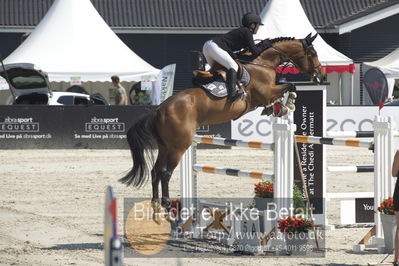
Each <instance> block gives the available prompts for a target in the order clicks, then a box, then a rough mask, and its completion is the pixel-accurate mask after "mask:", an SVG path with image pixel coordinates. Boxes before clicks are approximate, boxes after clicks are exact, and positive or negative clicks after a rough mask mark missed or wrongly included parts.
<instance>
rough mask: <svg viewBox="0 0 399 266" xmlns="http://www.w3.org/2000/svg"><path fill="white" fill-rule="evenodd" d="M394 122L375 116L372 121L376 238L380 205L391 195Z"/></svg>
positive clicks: (380, 234)
mask: <svg viewBox="0 0 399 266" xmlns="http://www.w3.org/2000/svg"><path fill="white" fill-rule="evenodd" d="M394 128H395V122H394V120H393V118H392V117H391V116H390V117H380V116H376V117H375V119H374V210H375V211H376V212H375V214H374V220H375V224H376V229H377V230H376V238H377V239H378V238H383V234H382V226H381V219H380V213H379V212H378V211H377V208H378V207H379V205H380V203H381V202H382V201H383V200H384V199H386V198H388V197H389V196H391V195H392V179H393V178H392V176H391V168H392V159H393V153H394V147H393V146H394V145H393V143H394V142H393V136H394Z"/></svg>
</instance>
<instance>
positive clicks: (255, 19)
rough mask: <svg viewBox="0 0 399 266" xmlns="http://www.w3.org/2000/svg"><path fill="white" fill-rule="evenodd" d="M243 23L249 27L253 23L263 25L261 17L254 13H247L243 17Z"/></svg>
mask: <svg viewBox="0 0 399 266" xmlns="http://www.w3.org/2000/svg"><path fill="white" fill-rule="evenodd" d="M241 22H242V25H243V26H245V27H249V25H251V24H252V23H255V24H259V25H263V24H262V21H261V19H260V17H259V16H258V15H256V14H254V13H251V12H250V13H246V14H245V15H244V16H243V17H242V21H241Z"/></svg>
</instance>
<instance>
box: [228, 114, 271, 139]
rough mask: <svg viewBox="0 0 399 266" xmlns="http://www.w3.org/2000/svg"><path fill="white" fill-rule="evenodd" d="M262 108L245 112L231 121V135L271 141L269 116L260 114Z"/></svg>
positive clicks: (236, 137) (235, 137)
mask: <svg viewBox="0 0 399 266" xmlns="http://www.w3.org/2000/svg"><path fill="white" fill-rule="evenodd" d="M262 110H263V108H257V109H256V110H254V111H252V112H249V113H247V114H245V115H244V116H242V117H240V118H239V119H237V120H233V121H232V122H231V137H232V138H233V139H239V140H244V141H262V142H268V143H270V142H273V130H272V122H271V120H270V116H261V115H260V114H261V113H262Z"/></svg>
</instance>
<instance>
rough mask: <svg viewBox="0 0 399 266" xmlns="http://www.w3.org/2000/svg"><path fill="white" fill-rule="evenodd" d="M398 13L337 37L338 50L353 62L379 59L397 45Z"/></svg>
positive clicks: (398, 35)
mask: <svg viewBox="0 0 399 266" xmlns="http://www.w3.org/2000/svg"><path fill="white" fill-rule="evenodd" d="M398 25H399V15H395V16H391V17H388V18H386V19H383V20H380V21H377V22H375V23H372V24H369V25H367V26H364V27H361V28H358V29H356V30H353V31H352V32H350V33H347V34H343V35H341V36H340V37H339V39H340V42H339V45H338V48H337V49H338V50H339V51H341V52H343V53H344V54H345V55H347V56H349V57H350V58H352V59H353V60H354V61H355V62H370V61H375V60H377V59H380V58H382V57H384V56H386V55H387V54H389V53H390V52H392V51H393V50H395V49H396V48H398V47H399V34H397V33H398V29H397V27H398Z"/></svg>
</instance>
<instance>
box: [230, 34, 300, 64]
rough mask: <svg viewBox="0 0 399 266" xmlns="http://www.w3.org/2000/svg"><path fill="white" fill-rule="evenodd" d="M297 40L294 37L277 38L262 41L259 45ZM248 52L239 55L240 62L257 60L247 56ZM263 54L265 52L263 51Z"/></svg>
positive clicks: (252, 56)
mask: <svg viewBox="0 0 399 266" xmlns="http://www.w3.org/2000/svg"><path fill="white" fill-rule="evenodd" d="M293 40H295V38H294V37H277V38H273V39H264V40H262V41H260V42H259V43H258V44H257V46H258V45H261V44H262V43H263V42H266V41H269V42H270V43H272V44H273V43H277V42H283V41H293ZM247 52H248V49H246V50H244V51H241V52H240V53H238V54H237V57H238V59H239V60H243V61H252V60H254V59H255V58H256V56H254V55H252V54H250V55H247V54H246V53H247ZM262 52H263V51H262Z"/></svg>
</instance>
